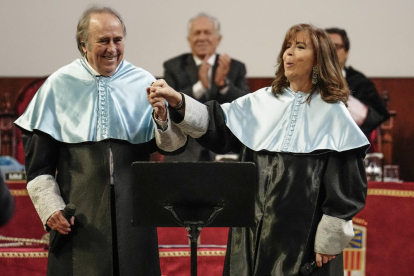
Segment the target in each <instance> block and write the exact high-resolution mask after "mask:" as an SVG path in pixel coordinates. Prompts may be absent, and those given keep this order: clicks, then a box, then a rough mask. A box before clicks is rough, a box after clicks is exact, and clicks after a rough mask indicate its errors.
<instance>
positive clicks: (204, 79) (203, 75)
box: [198, 55, 211, 89]
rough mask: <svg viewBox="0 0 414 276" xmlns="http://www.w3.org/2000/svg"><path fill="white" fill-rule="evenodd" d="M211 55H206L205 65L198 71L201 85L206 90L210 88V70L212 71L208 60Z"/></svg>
mask: <svg viewBox="0 0 414 276" xmlns="http://www.w3.org/2000/svg"><path fill="white" fill-rule="evenodd" d="M210 57H211V55H206V56H205V57H204V59H203V63H202V64H201V66H200V69H198V79H199V80H200V81H201V84H202V85H203V87H204V88H205V89H207V88H208V70H209V69H210V64H208V63H207V60H208V59H209V58H210Z"/></svg>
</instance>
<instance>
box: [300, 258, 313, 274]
mask: <svg viewBox="0 0 414 276" xmlns="http://www.w3.org/2000/svg"><path fill="white" fill-rule="evenodd" d="M315 267H316V261H313V262H311V263H305V264H304V265H302V267H301V268H300V272H301V273H302V275H304V276H307V275H310V274H311V273H312V272H313V270H314V269H315Z"/></svg>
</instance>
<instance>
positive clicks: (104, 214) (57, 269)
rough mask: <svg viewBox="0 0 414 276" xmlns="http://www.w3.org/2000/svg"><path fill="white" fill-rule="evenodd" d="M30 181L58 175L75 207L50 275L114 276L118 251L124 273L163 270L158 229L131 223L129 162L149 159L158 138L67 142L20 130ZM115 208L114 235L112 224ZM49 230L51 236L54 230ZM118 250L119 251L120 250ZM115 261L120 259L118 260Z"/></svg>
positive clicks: (65, 196) (62, 189)
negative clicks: (112, 197)
mask: <svg viewBox="0 0 414 276" xmlns="http://www.w3.org/2000/svg"><path fill="white" fill-rule="evenodd" d="M22 132H23V141H24V147H25V153H26V169H27V178H28V179H27V181H28V182H30V181H31V180H33V179H34V178H36V177H37V176H40V175H52V176H53V175H55V172H56V171H57V177H56V181H57V183H58V185H59V188H60V192H61V196H62V198H63V200H64V201H65V202H66V203H72V204H74V205H75V206H76V214H75V225H74V226H72V227H71V228H72V231H71V233H70V234H69V235H68V236H65V238H64V239H63V247H62V248H61V249H60V250H59V251H58V252H57V253H49V260H48V275H59V276H64V275H68V276H69V275H78V276H80V275H85V276H92V275H96V276H104V275H108V276H110V275H113V265H114V259H113V255H114V254H115V256H116V255H118V259H119V271H120V275H137V276H138V275H142V276H144V275H145V276H152V275H157V276H159V275H161V272H160V265H159V254H158V240H157V230H156V228H150V227H147V228H138V227H132V226H131V218H132V215H131V212H132V210H131V206H132V205H133V204H132V192H131V187H132V185H139V183H134V182H133V177H132V171H131V163H132V162H134V161H146V160H149V155H150V153H152V152H153V151H154V150H155V149H156V147H155V142H154V139H153V140H151V141H149V142H147V143H143V144H131V143H129V142H126V141H123V140H115V139H107V140H103V141H100V142H85V143H73V144H70V143H63V142H59V141H57V140H55V139H53V138H52V137H51V136H49V135H48V134H45V133H43V132H41V131H38V130H34V131H33V132H29V131H25V130H22ZM109 149H111V150H112V154H113V161H114V162H113V164H114V168H113V172H114V174H113V179H114V188H115V202H111V200H110V167H109V166H110V164H109V160H110V159H109ZM111 204H115V209H116V233H117V235H116V239H117V243H115V242H114V240H113V239H114V236H113V233H114V231H113V229H112V227H113V225H114V223H111V220H112V219H113V218H111ZM56 233H57V232H56V231H55V230H52V231H51V240H52V239H53V238H54V235H56ZM116 252H117V254H116ZM115 261H116V260H115Z"/></svg>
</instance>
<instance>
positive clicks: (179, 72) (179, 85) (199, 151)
mask: <svg viewBox="0 0 414 276" xmlns="http://www.w3.org/2000/svg"><path fill="white" fill-rule="evenodd" d="M217 67H218V56H217V58H216V62H215V64H214V66H213V70H212V77H211V80H212V83H211V87H210V89H208V90H207V92H206V93H205V94H204V95H203V96H202V97H201V98H200V99H198V101H200V102H202V103H205V102H206V101H210V100H216V101H217V102H218V103H220V104H223V103H228V102H232V101H233V100H235V99H237V98H239V97H241V96H244V95H246V94H248V93H249V92H250V90H249V87H248V86H247V82H246V78H245V76H246V67H245V65H244V64H243V63H241V62H240V61H237V60H234V59H232V60H231V63H230V71H229V73H228V74H227V77H226V78H227V85H228V87H229V89H228V91H227V93H226V94H225V95H221V94H220V93H219V89H218V87H217V85H216V84H215V82H214V77H215V73H216V69H217ZM164 80H165V81H166V82H167V83H168V85H169V86H171V87H172V88H174V89H175V90H177V91H178V92H182V93H184V94H186V95H189V96H190V97H193V98H194V95H193V85H194V84H195V83H196V82H198V68H197V66H196V64H195V62H194V58H193V56H192V54H191V53H187V54H182V55H180V56H178V57H175V58H172V59H170V60H168V61H166V62H165V63H164ZM165 160H166V161H213V160H214V154H213V153H212V152H210V151H208V150H206V149H204V148H203V147H201V146H200V145H198V143H197V142H195V141H194V140H193V139H192V138H191V137H189V139H188V144H187V148H186V151H185V152H184V153H183V154H180V155H175V156H166V157H165Z"/></svg>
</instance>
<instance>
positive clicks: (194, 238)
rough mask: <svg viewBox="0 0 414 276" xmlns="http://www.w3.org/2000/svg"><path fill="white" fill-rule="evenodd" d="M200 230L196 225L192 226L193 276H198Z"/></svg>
mask: <svg viewBox="0 0 414 276" xmlns="http://www.w3.org/2000/svg"><path fill="white" fill-rule="evenodd" d="M197 232H198V229H197V226H196V225H191V233H190V236H191V237H190V240H191V276H197V239H198V234H197Z"/></svg>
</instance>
